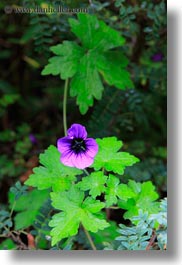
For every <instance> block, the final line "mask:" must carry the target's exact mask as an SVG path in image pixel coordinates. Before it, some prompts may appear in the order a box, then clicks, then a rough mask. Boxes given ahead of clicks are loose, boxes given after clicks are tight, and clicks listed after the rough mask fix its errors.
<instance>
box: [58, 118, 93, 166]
mask: <svg viewBox="0 0 182 265" xmlns="http://www.w3.org/2000/svg"><path fill="white" fill-rule="evenodd" d="M67 135H68V136H66V137H63V138H60V139H58V141H57V147H58V150H59V152H60V153H61V162H62V163H63V164H64V165H66V166H69V167H76V168H79V169H84V168H86V167H89V166H90V165H91V164H92V163H93V161H94V157H95V155H96V154H97V152H98V144H97V143H96V141H95V140H94V139H93V138H87V131H86V129H85V127H84V126H82V125H80V124H76V123H75V124H73V125H72V126H71V128H69V129H68V131H67Z"/></svg>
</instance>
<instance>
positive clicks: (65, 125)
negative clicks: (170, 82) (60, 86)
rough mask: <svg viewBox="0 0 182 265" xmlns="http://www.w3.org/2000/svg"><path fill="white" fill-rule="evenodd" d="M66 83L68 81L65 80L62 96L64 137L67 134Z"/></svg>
mask: <svg viewBox="0 0 182 265" xmlns="http://www.w3.org/2000/svg"><path fill="white" fill-rule="evenodd" d="M68 81H69V79H66V80H65V85H64V96H63V126H64V134H65V135H66V133H67V120H66V104H67V95H68Z"/></svg>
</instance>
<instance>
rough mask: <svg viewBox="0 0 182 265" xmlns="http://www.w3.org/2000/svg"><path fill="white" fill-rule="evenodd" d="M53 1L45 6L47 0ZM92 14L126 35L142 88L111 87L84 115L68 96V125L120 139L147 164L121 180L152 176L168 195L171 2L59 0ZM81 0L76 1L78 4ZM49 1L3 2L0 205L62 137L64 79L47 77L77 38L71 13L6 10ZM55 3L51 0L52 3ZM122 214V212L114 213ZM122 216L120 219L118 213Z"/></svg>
mask: <svg viewBox="0 0 182 265" xmlns="http://www.w3.org/2000/svg"><path fill="white" fill-rule="evenodd" d="M45 2H46V3H45ZM54 2H55V4H60V5H64V6H68V7H89V8H90V12H91V13H94V14H96V15H97V17H98V18H99V19H102V20H104V21H105V22H106V23H107V24H108V25H110V26H111V27H112V28H115V29H116V30H118V31H120V32H121V34H122V35H123V36H124V37H125V38H126V44H125V46H124V51H125V53H126V55H127V57H128V58H129V61H130V63H129V66H128V70H129V71H130V73H131V75H132V80H133V82H134V84H135V89H132V90H127V91H122V90H118V89H116V88H114V87H108V86H107V84H105V90H104V93H103V97H102V99H101V100H100V101H96V100H95V102H94V106H93V107H92V108H91V109H89V111H88V113H87V114H86V115H84V116H83V115H81V114H80V112H79V109H78V107H77V106H76V103H75V99H74V98H70V97H69V99H68V125H71V124H72V123H74V122H77V123H81V124H83V125H85V126H86V127H87V130H88V132H89V135H90V136H92V137H105V136H114V135H115V136H117V138H118V139H122V141H123V142H124V149H125V150H127V151H129V152H131V153H132V154H135V155H136V156H137V157H139V158H140V159H141V163H138V164H136V165H134V166H133V167H131V168H128V169H127V170H126V174H125V175H124V176H123V179H122V181H123V182H126V180H128V179H134V180H136V181H145V180H152V181H153V183H154V184H155V185H156V187H157V190H158V192H159V194H160V197H161V198H163V197H164V196H166V1H165V0H155V1H149V0H146V1H144V0H129V1H125V0H117V1H86V0H85V1H79V0H77V1H68V0H67V1H54ZM73 2H74V3H73ZM41 3H44V4H49V2H48V1H41V0H35V1H33V0H30V1H17V0H14V1H13V0H12V1H8V3H7V1H4V0H3V1H1V3H0V9H1V17H0V47H1V52H0V60H1V65H0V153H1V156H0V189H1V197H0V205H1V208H2V209H6V207H7V200H8V198H7V194H8V190H9V188H10V187H11V186H12V185H14V183H15V182H16V181H17V180H19V181H20V182H22V183H23V182H24V181H25V180H26V179H27V178H28V176H29V174H30V173H31V172H32V168H33V167H34V166H36V165H37V164H38V155H39V153H41V152H42V151H43V150H44V149H45V148H47V147H48V146H49V145H50V144H54V145H55V143H56V140H57V138H58V137H61V136H63V134H64V132H63V122H62V101H63V86H64V83H63V82H62V81H61V80H60V78H58V77H53V76H46V77H45V76H41V70H42V69H43V67H44V66H45V65H46V64H47V60H48V58H49V57H50V56H51V52H50V50H49V48H50V46H52V45H54V44H58V43H61V42H62V41H63V40H72V39H73V40H74V38H75V37H74V35H73V34H72V33H71V32H70V30H69V24H68V18H69V17H71V16H75V15H67V14H61V15H60V14H57V13H55V14H52V15H47V14H14V13H12V14H6V13H5V12H4V7H5V6H7V5H10V6H11V5H15V6H22V5H23V6H30V7H32V6H35V5H39V4H41ZM51 3H52V1H51ZM115 215H116V214H115ZM114 218H115V219H117V217H114Z"/></svg>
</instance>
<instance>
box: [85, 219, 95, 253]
mask: <svg viewBox="0 0 182 265" xmlns="http://www.w3.org/2000/svg"><path fill="white" fill-rule="evenodd" d="M82 227H83V230H84V232H85V235H86V237H87V239H88V241H89V243H90V245H91V247H92V249H93V250H97V249H96V246H95V245H94V242H93V240H92V238H91V236H90V234H89V232H88V231H87V229H86V228H85V227H84V226H83V224H82Z"/></svg>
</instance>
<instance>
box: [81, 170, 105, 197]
mask: <svg viewBox="0 0 182 265" xmlns="http://www.w3.org/2000/svg"><path fill="white" fill-rule="evenodd" d="M106 181H107V176H104V174H103V172H101V171H98V172H93V173H92V174H90V175H89V176H88V177H84V178H82V181H81V182H79V183H78V184H77V185H78V187H79V188H80V189H81V190H83V191H86V190H89V194H90V195H91V196H92V197H93V198H96V197H97V196H99V195H101V193H102V192H104V191H105V186H104V185H105V183H106Z"/></svg>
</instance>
